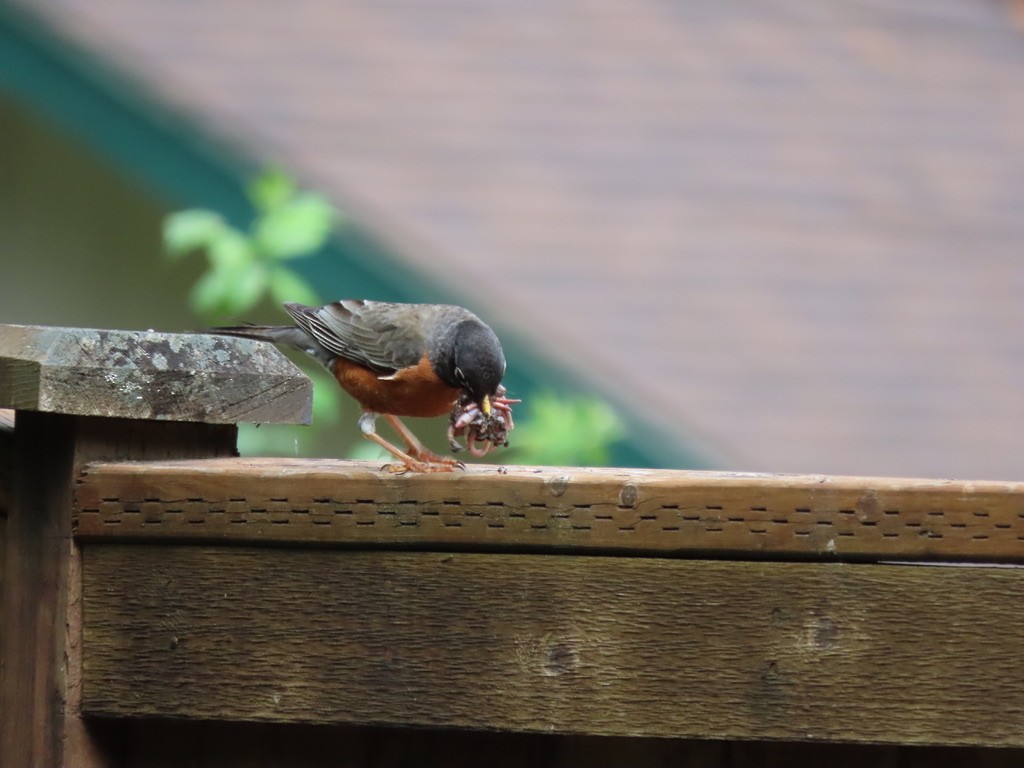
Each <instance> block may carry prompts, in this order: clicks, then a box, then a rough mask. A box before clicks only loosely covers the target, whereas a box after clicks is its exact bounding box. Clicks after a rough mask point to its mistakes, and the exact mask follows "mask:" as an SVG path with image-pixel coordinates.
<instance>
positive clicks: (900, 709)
mask: <svg viewBox="0 0 1024 768" xmlns="http://www.w3.org/2000/svg"><path fill="white" fill-rule="evenodd" d="M84 555H85V556H84V616H85V627H84V638H85V687H84V691H83V711H84V712H85V713H87V714H89V715H99V716H104V717H140V716H141V717H185V718H204V719H214V720H256V721H276V722H293V723H297V722H303V723H393V724H407V725H417V726H436V727H445V728H472V729H502V730H512V731H533V732H570V733H589V734H604V735H620V736H621V735H625V736H629V735H644V736H672V737H697V738H704V739H708V738H710V739H811V740H815V739H827V740H840V741H864V742H898V743H904V744H973V745H1016V746H1021V745H1024V633H1022V632H1021V631H1020V621H1019V615H1018V608H1019V606H1021V605H1024V571H1022V570H1020V569H1016V568H1006V569H1004V568H981V567H960V568H958V567H940V566H894V565H865V564H861V565H851V564H838V563H833V564H824V563H780V562H730V561H714V562H713V561H700V560H673V559H662V558H623V557H593V556H567V555H499V554H489V555H487V554H467V553H454V552H449V553H434V552H395V551H344V550H301V549H280V548H278V549H253V548H245V547H216V548H214V547H204V546H185V547H182V546H163V545H155V544H151V545H126V544H109V545H100V544H87V545H86V546H85V553H84Z"/></svg>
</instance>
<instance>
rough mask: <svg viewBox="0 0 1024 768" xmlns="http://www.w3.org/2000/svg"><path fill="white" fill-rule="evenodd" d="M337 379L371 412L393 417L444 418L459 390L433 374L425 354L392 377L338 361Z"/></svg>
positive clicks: (334, 369) (354, 364)
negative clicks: (385, 377) (415, 363)
mask: <svg viewBox="0 0 1024 768" xmlns="http://www.w3.org/2000/svg"><path fill="white" fill-rule="evenodd" d="M332 372H333V373H334V378H336V379H337V380H338V384H340V385H341V388H342V389H344V390H345V391H346V392H348V393H349V394H350V395H352V397H354V398H355V399H356V401H357V402H358V403H359V404H360V405H361V406H363V408H365V409H366V410H368V411H373V412H374V413H390V414H392V415H393V416H414V417H415V416H420V417H430V416H442V415H444V414H447V413H448V412H449V411H451V409H452V406H453V405H454V404H455V401H456V400H457V399H458V396H459V390H458V389H457V388H455V387H449V386H448V385H447V384H445V383H444V382H443V381H441V380H440V379H439V378H437V374H435V373H434V369H433V368H432V367H431V366H430V362H429V361H428V360H427V358H426V355H424V356H423V357H422V358H420V361H419V363H418V364H417V365H414V366H412V367H409V368H403V369H402V370H400V371H398V372H397V373H396V374H395V375H394V377H393V378H387V379H381V378H380V375H379V374H376V373H374V372H373V371H371V370H368V369H366V368H364V367H363V366H361V365H358V364H357V363H353V362H351V361H350V360H344V359H342V358H337V359H336V360H335V361H334V365H333V368H332Z"/></svg>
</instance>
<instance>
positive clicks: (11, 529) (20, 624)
mask: <svg viewBox="0 0 1024 768" xmlns="http://www.w3.org/2000/svg"><path fill="white" fill-rule="evenodd" d="M235 434H236V429H235V427H234V425H230V426H228V425H205V424H190V423H168V422H158V421H133V420H117V419H100V418H95V417H81V416H64V415H61V414H51V413H37V412H34V411H20V412H19V413H18V414H17V419H16V424H15V430H14V436H13V450H12V455H13V462H14V463H13V468H12V472H11V474H10V477H11V496H10V503H9V509H8V519H7V521H6V525H5V526H4V527H5V530H4V542H3V543H4V557H3V569H4V570H3V577H2V578H0V586H2V588H3V590H2V598H0V617H2V619H3V621H2V623H0V659H2V660H3V675H2V678H0V712H2V717H0V756H2V763H3V765H4V767H5V768H8V766H9V767H10V768H21V767H22V766H24V767H25V768H30V767H34V766H50V765H65V764H66V765H73V766H76V768H77V767H80V768H95V767H97V766H108V765H112V764H114V763H113V762H112V761H111V760H110V759H109V756H108V754H107V753H106V751H105V748H104V745H103V744H101V743H100V740H99V739H96V738H94V732H93V730H92V729H91V728H90V727H89V726H88V724H86V723H85V722H83V721H82V720H81V719H80V718H79V716H78V715H79V707H78V704H79V693H80V690H81V657H80V650H81V600H80V582H81V579H80V574H79V573H78V571H77V567H78V562H77V551H76V549H75V546H74V544H73V541H72V524H71V499H72V486H73V483H74V479H75V477H76V476H77V475H78V473H79V471H80V468H81V467H82V465H83V464H84V463H86V462H87V461H91V460H97V459H108V460H109V459H115V458H121V457H126V456H131V457H134V458H157V457H159V458H169V457H173V458H178V457H185V456H190V457H194V456H197V455H204V456H217V455H221V456H223V455H229V454H231V453H233V452H234V437H235Z"/></svg>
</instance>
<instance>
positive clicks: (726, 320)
mask: <svg viewBox="0 0 1024 768" xmlns="http://www.w3.org/2000/svg"><path fill="white" fill-rule="evenodd" d="M35 7H36V10H37V11H42V12H43V13H45V14H46V16H47V17H48V18H49V20H50V22H51V23H52V24H53V25H55V26H56V27H57V28H58V29H59V31H60V32H61V33H62V34H66V35H70V36H72V37H74V38H76V39H77V40H78V41H79V42H83V43H85V44H86V45H88V46H89V47H90V48H91V49H92V50H93V51H95V52H96V53H97V54H101V55H103V56H106V57H109V58H111V59H113V60H114V61H115V62H116V63H117V64H118V65H119V66H121V67H122V68H126V69H128V70H130V72H131V74H132V75H133V76H134V77H136V78H138V79H140V80H142V81H143V82H145V83H146V84H148V85H149V86H150V87H151V88H152V89H153V90H154V91H155V92H156V93H157V94H158V95H159V96H161V97H162V98H164V99H165V100H167V101H169V102H171V103H172V104H173V105H176V106H177V107H178V108H180V109H182V110H184V111H185V112H187V113H189V114H191V115H192V116H193V117H195V118H196V119H197V120H199V121H201V122H203V123H205V124H207V125H208V126H212V127H213V128H214V129H215V130H217V131H219V132H220V133H221V134H223V135H225V136H227V137H229V138H231V139H233V140H235V141H237V142H239V143H240V144H242V145H243V146H245V147H246V148H247V150H248V151H249V152H251V153H253V154H256V155H257V156H261V157H267V158H270V159H274V160H277V161H280V162H282V163H284V164H286V166H287V167H290V168H294V169H296V170H297V171H298V172H299V173H300V174H301V175H302V176H303V177H304V179H305V181H307V182H309V183H312V184H314V185H316V186H318V187H320V188H321V189H323V190H325V191H327V192H329V193H332V194H333V195H334V196H335V198H336V200H337V201H338V202H339V204H340V205H342V206H343V207H346V208H348V209H349V210H350V211H353V212H354V213H355V215H357V216H363V217H365V219H366V220H368V221H370V222H371V224H373V225H374V226H375V227H376V228H377V229H378V230H380V231H382V232H384V234H385V236H386V237H387V238H390V240H391V242H392V243H395V244H397V246H398V248H399V251H400V253H401V254H402V255H403V256H404V257H405V258H406V259H408V260H409V261H410V262H413V263H416V264H418V265H420V266H424V265H429V268H430V269H434V270H437V271H439V272H440V273H443V274H450V275H456V274H457V275H461V276H462V278H461V280H460V281H459V283H458V286H457V287H458V288H459V289H461V290H462V291H464V292H466V293H468V292H470V289H471V286H473V285H474V284H477V283H481V282H482V283H484V284H487V285H489V286H491V292H492V295H493V304H491V305H490V306H488V307H478V308H480V309H481V310H482V311H484V312H485V313H486V314H487V316H489V317H492V318H495V319H498V320H500V321H503V322H505V324H506V325H509V324H515V325H516V326H517V327H520V328H521V329H522V330H523V331H524V333H526V334H528V335H530V336H531V337H532V338H533V339H534V340H535V341H536V342H537V343H538V344H540V345H542V346H544V347H545V348H547V349H548V350H554V351H556V352H557V351H562V352H566V353H568V354H571V355H572V356H573V357H574V358H578V365H579V366H580V367H582V368H583V369H584V370H589V371H593V372H600V373H599V374H597V375H600V376H602V377H604V378H603V379H602V380H603V381H604V382H605V383H606V385H607V386H609V387H611V386H614V387H616V388H617V389H618V390H619V391H628V392H629V393H631V394H630V395H629V396H630V398H631V399H632V401H633V402H635V403H638V404H641V405H646V407H648V408H650V409H651V410H652V411H653V412H659V413H661V414H663V415H664V418H666V419H668V420H670V421H672V422H673V423H676V424H679V425H680V426H681V427H684V428H686V429H689V430H693V431H695V432H696V433H697V434H699V435H702V436H704V437H705V438H706V439H707V441H708V444H709V445H711V446H712V447H713V448H714V449H717V450H719V451H720V453H721V455H723V456H726V457H728V459H727V460H726V462H725V463H727V464H728V465H729V466H730V467H733V468H741V469H751V470H757V469H765V470H777V471H793V472H796V471H800V472H803V471H808V472H841V473H877V474H898V475H932V476H961V477H964V476H971V477H985V478H993V477H998V478H1004V479H1021V478H1022V477H1024V397H1022V390H1024V337H1022V330H1021V329H1022V326H1024V301H1022V299H1024V36H1022V35H1021V33H1020V30H1019V29H1018V28H1015V27H1014V26H1013V23H1012V20H1011V15H1010V10H1009V5H1003V4H1000V3H999V2H994V1H984V0H933V2H929V3H920V2H909V1H908V0H902V1H900V0H893V1H892V2H884V3H883V2H877V1H876V0H861V1H859V2H847V3H819V2H815V1H814V0H776V1H775V2H752V1H749V0H734V1H733V2H718V3H712V2H705V3H688V4H684V3H676V2H671V0H661V1H658V0H618V1H617V2H616V1H614V0H597V1H594V0H588V1H584V0H579V1H577V2H566V1H560V0H550V1H546V2H522V1H521V0H516V1H513V0H492V1H491V2H484V3H481V2H478V1H477V0H445V1H444V2H430V3H423V2H416V1H415V0H390V1H384V0H382V1H380V2H351V1H348V2H346V1H342V0H330V1H328V0H291V1H290V2H286V3H268V2H252V0H204V2H201V3H200V2H192V3H167V2H160V1H159V0H51V1H50V2H47V3H45V4H37V5H36V6H35Z"/></svg>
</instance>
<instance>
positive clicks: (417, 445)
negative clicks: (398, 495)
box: [384, 413, 466, 468]
mask: <svg viewBox="0 0 1024 768" xmlns="http://www.w3.org/2000/svg"><path fill="white" fill-rule="evenodd" d="M384 418H386V419H387V420H388V423H389V424H390V425H391V427H392V428H393V429H394V430H395V432H397V433H398V435H399V437H401V438H402V440H404V441H405V444H406V446H407V448H406V450H407V451H408V452H409V455H410V456H412V457H413V458H414V459H419V460H420V461H425V462H427V463H428V464H446V465H449V466H452V467H460V468H461V467H465V466H466V465H465V464H463V463H462V462H461V461H459V460H458V459H453V458H449V457H448V456H439V455H438V454H436V453H434V452H433V451H431V450H430V449H428V448H426V447H425V446H424V445H423V443H421V442H420V440H419V438H418V437H416V435H414V434H413V433H412V430H411V429H409V428H408V427H407V426H405V424H404V423H403V422H402V420H401V419H399V418H398V417H397V416H392V415H391V414H390V413H388V414H384Z"/></svg>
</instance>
